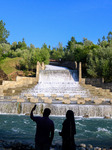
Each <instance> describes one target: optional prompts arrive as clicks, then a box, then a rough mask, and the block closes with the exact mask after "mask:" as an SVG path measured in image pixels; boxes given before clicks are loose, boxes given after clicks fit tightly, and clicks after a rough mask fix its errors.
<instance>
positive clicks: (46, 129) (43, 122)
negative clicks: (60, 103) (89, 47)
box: [30, 105, 54, 150]
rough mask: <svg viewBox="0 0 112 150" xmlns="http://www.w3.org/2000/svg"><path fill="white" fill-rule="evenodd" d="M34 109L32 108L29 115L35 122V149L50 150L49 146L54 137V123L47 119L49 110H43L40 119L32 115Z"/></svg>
mask: <svg viewBox="0 0 112 150" xmlns="http://www.w3.org/2000/svg"><path fill="white" fill-rule="evenodd" d="M35 109H36V105H35V106H34V107H33V108H32V110H31V113H30V118H31V119H32V120H33V121H35V122H36V134H35V149H36V150H50V145H51V144H52V140H53V137H54V123H53V121H52V120H51V119H49V115H50V113H51V110H50V109H49V108H45V109H44V113H43V117H40V116H34V115H33V111H34V110H35Z"/></svg>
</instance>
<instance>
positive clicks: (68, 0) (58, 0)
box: [0, 0, 112, 48]
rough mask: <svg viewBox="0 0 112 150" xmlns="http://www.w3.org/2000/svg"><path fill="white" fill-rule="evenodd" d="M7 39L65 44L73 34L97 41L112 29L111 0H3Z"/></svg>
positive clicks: (39, 44) (0, 6)
mask: <svg viewBox="0 0 112 150" xmlns="http://www.w3.org/2000/svg"><path fill="white" fill-rule="evenodd" d="M0 20H3V22H5V23H6V25H5V28H6V29H7V30H8V31H9V32H10V35H9V37H8V39H7V41H8V42H9V43H10V44H12V43H13V42H15V41H16V42H19V41H22V39H23V38H24V39H25V42H26V44H27V45H28V46H30V44H33V45H34V46H35V47H42V45H43V44H44V43H46V44H47V45H48V46H49V45H50V46H51V48H53V47H57V46H58V44H59V42H60V43H62V45H63V46H64V47H65V46H66V45H67V43H68V41H69V40H70V39H71V37H72V36H74V37H75V39H76V41H78V42H82V41H83V38H84V37H85V38H87V39H88V40H90V41H92V42H93V43H94V44H97V41H98V39H99V38H100V39H102V37H103V36H105V37H107V34H108V32H109V31H112V0H0Z"/></svg>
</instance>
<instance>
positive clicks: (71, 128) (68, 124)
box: [59, 110, 76, 150]
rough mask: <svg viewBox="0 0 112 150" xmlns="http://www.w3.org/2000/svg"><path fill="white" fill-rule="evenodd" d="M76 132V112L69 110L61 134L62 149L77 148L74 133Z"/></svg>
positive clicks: (72, 149)
mask: <svg viewBox="0 0 112 150" xmlns="http://www.w3.org/2000/svg"><path fill="white" fill-rule="evenodd" d="M75 134H76V127H75V119H74V113H73V111H72V110H68V111H67V113H66V119H65V120H64V122H63V127H62V131H61V132H59V135H60V136H62V150H75V149H76V145H75V140H74V135H75Z"/></svg>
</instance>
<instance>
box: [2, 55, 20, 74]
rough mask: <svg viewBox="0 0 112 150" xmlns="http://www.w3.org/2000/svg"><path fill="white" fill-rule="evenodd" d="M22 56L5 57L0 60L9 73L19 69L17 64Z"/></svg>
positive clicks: (5, 70) (3, 68) (4, 69)
mask: <svg viewBox="0 0 112 150" xmlns="http://www.w3.org/2000/svg"><path fill="white" fill-rule="evenodd" d="M20 59H21V58H20V57H16V58H8V57H7V58H5V59H4V60H2V61H0V67H1V69H2V70H3V71H4V72H5V73H6V74H7V75H8V74H10V73H12V72H14V71H17V69H16V65H17V64H18V63H19V60H20Z"/></svg>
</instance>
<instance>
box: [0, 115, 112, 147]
mask: <svg viewBox="0 0 112 150" xmlns="http://www.w3.org/2000/svg"><path fill="white" fill-rule="evenodd" d="M50 118H51V119H52V120H53V121H54V124H55V136H54V140H53V144H56V143H61V137H60V136H59V134H58V132H59V131H60V130H61V128H62V122H63V120H64V119H65V118H64V117H50ZM35 129H36V126H35V122H33V121H32V120H31V119H30V117H29V116H21V115H10V116H9V115H0V140H5V141H11V140H12V141H13V140H16V141H21V142H22V143H23V142H25V143H26V142H27V143H33V144H34V136H35ZM76 130H77V134H76V136H75V140H76V144H77V145H79V144H81V143H85V144H90V143H91V144H92V145H93V146H100V147H104V146H106V147H111V146H112V120H111V119H108V120H107V119H101V118H96V119H95V118H94V119H92V118H91V119H84V118H76Z"/></svg>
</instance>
